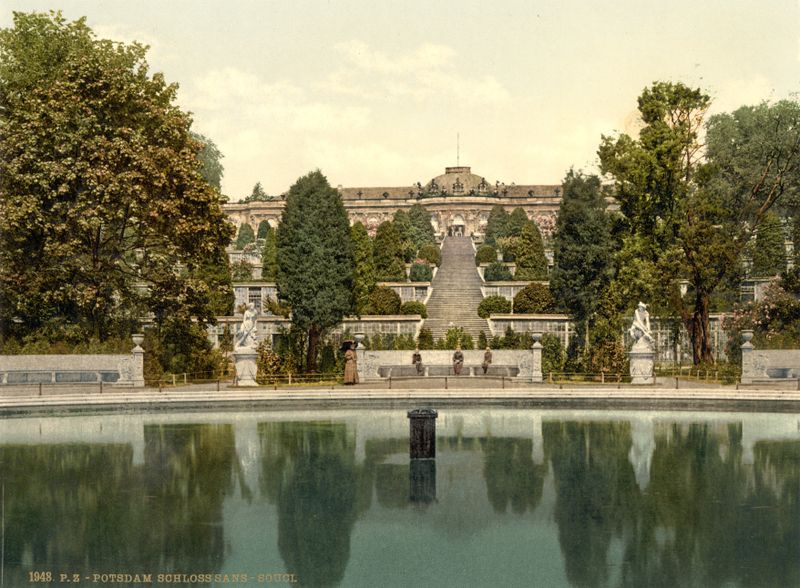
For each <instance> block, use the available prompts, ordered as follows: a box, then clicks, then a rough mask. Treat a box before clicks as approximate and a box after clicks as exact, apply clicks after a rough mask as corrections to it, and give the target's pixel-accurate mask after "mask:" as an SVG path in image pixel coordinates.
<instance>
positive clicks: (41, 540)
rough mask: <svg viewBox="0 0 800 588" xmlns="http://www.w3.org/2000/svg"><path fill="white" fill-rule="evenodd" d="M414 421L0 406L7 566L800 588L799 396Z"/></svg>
mask: <svg viewBox="0 0 800 588" xmlns="http://www.w3.org/2000/svg"><path fill="white" fill-rule="evenodd" d="M408 427H409V424H408V420H407V418H406V411H405V410H337V411H313V412H311V411H308V412H306V411H291V412H289V411H278V412H254V411H251V412H222V413H204V412H196V413H153V414H106V415H92V416H62V417H36V418H14V419H4V420H0V479H1V480H2V512H3V521H2V533H3V536H2V552H3V566H2V571H1V572H0V573H2V579H3V582H4V585H5V586H14V587H15V586H33V585H42V584H44V583H46V584H50V585H60V584H61V583H64V584H66V581H65V580H79V581H80V582H81V583H82V584H94V585H111V584H114V585H117V586H119V585H132V586H142V585H168V584H169V585H172V586H189V585H198V586H208V585H231V586H257V585H266V584H267V583H276V582H284V583H295V584H297V585H306V586H337V585H339V586H370V587H371V586H458V587H464V586H547V587H552V586H636V587H639V586H726V587H727V586H770V587H772V586H800V416H798V415H792V414H739V413H689V412H613V413H612V412H608V411H588V410H587V411H565V410H521V409H513V410H512V409H494V408H493V409H480V410H462V409H447V408H445V409H440V410H439V418H438V420H437V457H436V459H435V460H433V461H414V462H413V463H411V462H410V460H409V457H408ZM48 580H49V581H48ZM148 580H149V583H148Z"/></svg>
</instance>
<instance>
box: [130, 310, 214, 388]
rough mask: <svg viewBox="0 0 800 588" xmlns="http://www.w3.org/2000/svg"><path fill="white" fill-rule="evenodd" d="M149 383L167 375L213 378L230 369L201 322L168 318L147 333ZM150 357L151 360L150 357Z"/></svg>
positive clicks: (146, 355) (146, 347) (145, 348)
mask: <svg viewBox="0 0 800 588" xmlns="http://www.w3.org/2000/svg"><path fill="white" fill-rule="evenodd" d="M142 347H143V348H144V350H145V360H146V361H147V362H149V364H148V366H147V367H146V372H148V375H146V378H145V379H146V380H147V379H148V378H154V379H158V378H159V376H161V377H163V376H165V375H167V374H187V376H188V379H190V380H193V379H213V378H217V377H219V376H220V375H221V374H222V373H223V372H224V371H225V367H226V361H225V358H224V357H223V355H222V352H221V351H220V350H218V349H214V348H213V347H212V345H211V342H210V341H209V340H208V336H207V334H206V331H205V328H203V327H201V326H200V325H198V324H197V323H189V324H186V323H182V322H180V321H179V320H174V319H167V320H165V321H163V323H162V324H161V325H160V326H159V327H156V328H152V329H147V330H146V331H145V339H144V342H143V343H142ZM148 356H149V357H148Z"/></svg>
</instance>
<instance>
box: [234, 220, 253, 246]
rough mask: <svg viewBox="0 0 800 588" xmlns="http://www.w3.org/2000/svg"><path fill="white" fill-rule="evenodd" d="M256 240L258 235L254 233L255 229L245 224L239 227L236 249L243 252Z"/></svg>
mask: <svg viewBox="0 0 800 588" xmlns="http://www.w3.org/2000/svg"><path fill="white" fill-rule="evenodd" d="M255 240H256V235H255V233H254V232H253V227H251V226H250V225H249V224H247V223H244V224H243V225H242V226H241V227H239V234H238V235H237V236H236V249H238V250H239V251H241V250H242V249H244V247H245V245H248V244H250V243H252V242H253V241H255Z"/></svg>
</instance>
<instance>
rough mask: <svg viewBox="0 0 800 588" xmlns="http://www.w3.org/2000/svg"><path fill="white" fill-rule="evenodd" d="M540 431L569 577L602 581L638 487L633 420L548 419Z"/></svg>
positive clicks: (575, 581)
mask: <svg viewBox="0 0 800 588" xmlns="http://www.w3.org/2000/svg"><path fill="white" fill-rule="evenodd" d="M542 434H543V437H544V450H545V455H547V456H549V458H550V459H551V461H552V466H553V475H554V483H555V487H556V493H557V498H556V506H555V513H554V516H555V520H556V523H557V524H558V537H559V542H560V544H561V551H562V553H563V555H564V562H565V567H566V573H567V578H568V579H569V581H570V583H571V584H572V585H575V586H601V585H604V584H606V583H607V581H608V563H607V553H608V547H609V544H610V542H611V539H612V537H614V536H617V537H619V536H622V534H623V531H624V529H625V528H626V527H627V526H629V525H628V523H629V521H630V519H631V516H632V513H631V511H632V509H633V508H635V504H636V499H637V495H638V492H639V489H638V487H637V486H636V479H635V477H634V474H633V470H632V468H631V466H630V463H629V462H628V458H627V456H628V451H629V449H630V446H631V434H630V424H629V423H577V422H564V423H562V422H549V423H548V422H545V423H542Z"/></svg>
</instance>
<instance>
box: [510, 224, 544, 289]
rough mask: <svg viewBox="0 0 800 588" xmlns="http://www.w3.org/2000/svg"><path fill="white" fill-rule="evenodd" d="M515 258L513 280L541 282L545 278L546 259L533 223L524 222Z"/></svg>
mask: <svg viewBox="0 0 800 588" xmlns="http://www.w3.org/2000/svg"><path fill="white" fill-rule="evenodd" d="M512 216H513V215H512ZM516 258H517V259H516V260H517V270H516V272H515V273H514V279H515V280H543V279H545V278H547V257H546V256H545V254H544V243H543V242H542V234H541V233H540V232H539V227H537V226H536V223H535V222H533V221H526V222H525V224H523V225H522V230H521V234H520V236H519V249H518V252H517V256H516Z"/></svg>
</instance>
